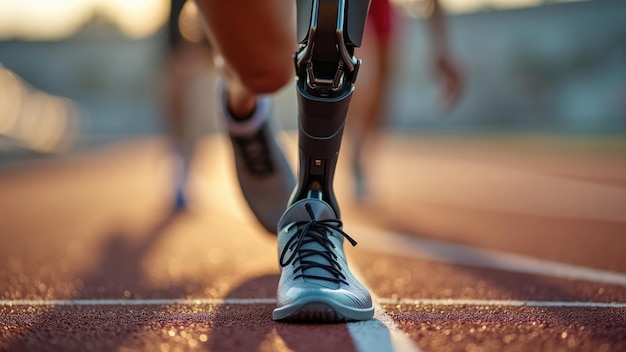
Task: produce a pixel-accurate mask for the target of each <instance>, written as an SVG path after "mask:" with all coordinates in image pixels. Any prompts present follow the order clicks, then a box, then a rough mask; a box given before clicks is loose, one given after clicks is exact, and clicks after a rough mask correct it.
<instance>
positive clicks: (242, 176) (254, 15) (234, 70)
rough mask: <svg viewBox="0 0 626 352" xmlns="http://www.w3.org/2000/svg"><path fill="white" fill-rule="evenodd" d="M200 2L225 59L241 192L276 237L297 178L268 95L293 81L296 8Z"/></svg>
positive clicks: (224, 109) (225, 108) (278, 2)
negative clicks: (272, 119)
mask: <svg viewBox="0 0 626 352" xmlns="http://www.w3.org/2000/svg"><path fill="white" fill-rule="evenodd" d="M196 2H197V4H198V7H199V9H200V11H201V13H202V15H203V18H204V19H205V28H206V32H207V36H208V38H209V40H210V42H211V44H212V47H213V49H214V50H215V51H216V52H217V54H218V55H219V56H221V58H222V59H223V60H222V59H219V60H216V61H217V65H218V69H219V70H220V71H221V73H222V76H223V80H222V84H221V85H220V87H219V92H220V97H219V101H218V105H220V106H221V108H220V109H219V110H220V111H219V113H220V114H221V115H222V116H223V117H224V119H225V121H226V124H227V126H228V130H229V134H230V137H231V141H232V145H233V148H234V154H235V165H236V169H237V176H238V179H239V184H240V186H241V190H242V193H243V195H244V198H245V199H246V201H247V202H248V204H249V206H250V208H251V209H252V211H253V213H254V215H255V216H256V217H257V219H258V220H259V221H260V223H261V224H262V225H263V226H264V227H265V229H266V230H267V231H269V232H271V233H276V224H277V223H278V220H279V218H280V216H281V215H282V213H283V212H284V210H285V208H286V206H287V201H288V199H289V195H290V193H291V191H292V190H293V188H294V185H295V176H294V175H293V171H292V170H291V168H290V166H289V163H288V162H287V160H286V158H285V156H284V154H283V152H282V150H281V148H280V147H279V143H278V140H277V136H276V131H275V130H274V129H273V128H272V126H271V124H270V121H269V117H270V115H271V112H272V106H271V105H272V103H271V97H270V96H269V94H271V93H274V92H275V91H277V90H278V89H280V88H282V87H283V86H284V85H285V84H286V83H287V82H289V81H290V80H291V79H292V78H293V61H292V60H291V56H292V54H293V52H294V50H295V48H296V46H295V40H294V39H295V37H294V35H293V33H295V24H294V23H293V21H292V20H290V19H291V18H293V13H292V12H293V6H290V5H291V4H290V2H285V1H282V0H266V1H252V2H251V1H245V0H229V1H223V0H197V1H196ZM286 19H287V20H286Z"/></svg>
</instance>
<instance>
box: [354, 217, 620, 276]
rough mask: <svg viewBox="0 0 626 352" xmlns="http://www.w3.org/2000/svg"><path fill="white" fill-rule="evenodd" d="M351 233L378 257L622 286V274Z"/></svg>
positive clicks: (390, 234)
mask: <svg viewBox="0 0 626 352" xmlns="http://www.w3.org/2000/svg"><path fill="white" fill-rule="evenodd" d="M351 231H353V232H354V233H358V234H359V246H360V248H367V249H368V250H370V251H375V252H378V253H385V254H391V255H398V256H403V257H408V258H417V259H423V260H432V261H438V262H443V263H450V264H459V265H467V266H472V267H479V268H488V269H497V270H504V271H510V272H516V273H523V274H533V275H538V276H551V277H556V278H561V279H573V280H583V281H589V282H597V283H607V284H613V285H620V286H626V274H624V273H621V272H614V271H607V270H599V269H592V268H588V267H584V266H578V265H572V264H565V263H559V262H554V261H548V260H542V259H536V258H532V257H527V256H523V255H519V254H511V253H506V252H501V251H496V250H487V249H480V248H475V247H470V246H464V245H459V244H451V243H446V242H441V241H434V240H426V239H422V238H417V237H415V236H410V235H403V234H400V233H398V232H394V231H390V230H385V229H378V228H372V227H371V226H358V227H352V228H351Z"/></svg>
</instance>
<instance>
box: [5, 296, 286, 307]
mask: <svg viewBox="0 0 626 352" xmlns="http://www.w3.org/2000/svg"><path fill="white" fill-rule="evenodd" d="M201 304H213V305H229V304H230V305H245V304H276V299H273V298H225V299H219V298H202V299H184V298H181V299H176V298H174V299H167V298H163V299H160V298H157V299H52V300H36V299H35V300H27V299H18V300H0V306H168V305H183V306H187V305H191V306H192V305H201Z"/></svg>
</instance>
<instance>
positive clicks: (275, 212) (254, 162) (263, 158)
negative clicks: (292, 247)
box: [219, 85, 296, 234]
mask: <svg viewBox="0 0 626 352" xmlns="http://www.w3.org/2000/svg"><path fill="white" fill-rule="evenodd" d="M220 92H221V94H222V99H221V104H220V105H221V107H222V108H221V109H220V111H219V113H220V114H221V115H222V117H223V119H224V120H225V121H226V123H227V126H228V131H229V135H230V139H231V142H232V145H233V149H234V154H235V167H236V169H237V178H238V179H239V185H240V188H241V191H242V193H243V196H244V198H245V199H246V201H247V202H248V205H249V206H250V209H252V212H253V213H254V215H255V216H256V218H257V219H258V220H259V222H260V223H261V225H263V227H265V229H266V230H267V231H269V232H270V233H273V234H275V233H276V224H277V223H278V220H279V219H280V217H281V215H282V214H283V213H284V212H285V209H286V208H287V204H288V202H289V197H290V196H291V192H292V191H293V189H294V187H295V185H296V177H295V175H294V173H293V170H292V169H291V166H290V165H289V162H288V161H287V159H286V157H285V155H284V153H283V151H282V149H281V148H280V146H279V144H278V141H277V135H276V134H277V133H276V129H275V128H274V127H273V126H272V124H271V115H272V101H271V97H270V96H261V97H260V98H259V100H258V101H257V107H256V110H255V112H254V114H253V115H252V117H250V118H249V119H246V120H245V121H243V122H239V121H235V120H234V119H233V118H232V117H231V116H230V114H229V112H228V109H227V107H226V97H225V96H226V95H225V89H224V86H223V85H222V88H221V90H220Z"/></svg>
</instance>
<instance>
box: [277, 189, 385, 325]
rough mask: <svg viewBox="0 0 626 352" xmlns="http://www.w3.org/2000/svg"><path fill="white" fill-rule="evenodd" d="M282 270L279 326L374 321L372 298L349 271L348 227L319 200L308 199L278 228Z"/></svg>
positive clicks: (290, 209) (278, 310) (283, 218)
mask: <svg viewBox="0 0 626 352" xmlns="http://www.w3.org/2000/svg"><path fill="white" fill-rule="evenodd" d="M278 228H279V232H278V252H279V254H280V257H279V263H280V266H281V276H280V282H279V284H278V290H277V306H276V309H274V312H273V314H272V317H273V319H274V320H279V321H293V322H312V323H313V322H326V323H339V322H347V321H359V320H368V319H371V318H372V317H373V315H374V307H373V306H372V298H371V296H370V294H369V292H368V291H367V289H366V288H365V287H364V286H363V285H362V284H361V283H360V282H359V281H358V280H357V279H356V278H355V277H354V275H352V273H351V272H350V270H349V269H348V264H347V262H346V257H345V253H344V251H343V241H344V238H345V239H347V240H348V241H349V242H350V243H351V244H352V245H353V246H354V245H356V241H354V240H353V239H352V238H351V237H350V236H349V235H348V234H346V233H345V232H343V230H342V223H341V221H339V220H338V219H337V217H336V216H335V213H334V212H333V210H332V208H331V207H330V206H329V205H328V204H327V203H326V202H324V201H322V200H319V199H303V200H300V201H298V202H296V203H294V204H293V205H291V206H290V207H289V209H287V211H286V212H285V214H284V215H283V217H282V218H281V219H280V221H279V223H278Z"/></svg>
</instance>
